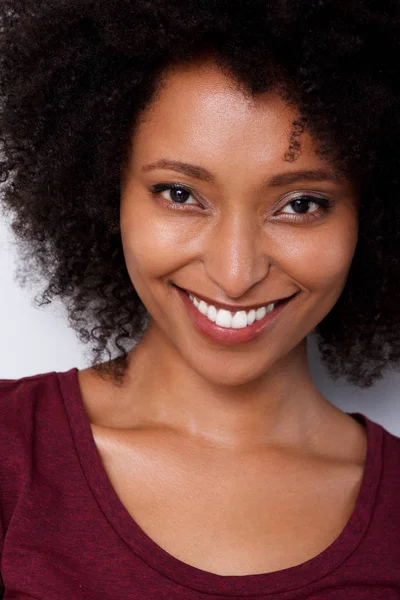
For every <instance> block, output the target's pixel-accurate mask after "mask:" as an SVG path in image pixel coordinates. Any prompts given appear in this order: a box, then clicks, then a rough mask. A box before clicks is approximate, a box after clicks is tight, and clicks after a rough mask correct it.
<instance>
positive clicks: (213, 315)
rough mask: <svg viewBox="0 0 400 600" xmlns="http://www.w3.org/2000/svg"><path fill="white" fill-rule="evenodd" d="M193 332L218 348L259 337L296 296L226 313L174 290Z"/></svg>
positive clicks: (217, 307)
mask: <svg viewBox="0 0 400 600" xmlns="http://www.w3.org/2000/svg"><path fill="white" fill-rule="evenodd" d="M174 287H175V289H176V291H177V293H178V296H179V297H180V299H181V301H182V302H183V305H184V307H185V308H186V312H187V314H188V316H189V318H190V320H191V322H192V324H193V325H194V327H195V329H196V330H197V331H198V332H200V333H202V334H203V335H204V336H206V337H207V338H209V339H211V340H213V341H215V342H219V343H222V344H229V345H232V344H241V343H245V342H250V341H251V340H254V339H256V338H258V337H260V336H261V335H262V334H263V333H264V332H265V331H266V330H268V329H269V327H270V326H272V325H273V323H274V322H275V321H276V319H277V318H278V316H279V315H280V313H281V311H282V310H283V309H284V307H285V306H286V305H287V304H288V303H289V302H290V300H291V299H292V298H294V296H297V293H295V294H292V296H290V297H287V298H282V299H280V300H275V301H274V302H270V303H268V304H265V305H263V306H258V307H254V308H250V309H249V310H244V309H241V310H227V308H220V307H219V305H218V304H216V305H214V304H211V303H208V302H206V301H205V300H204V299H201V298H197V297H196V296H195V295H194V294H192V293H191V292H189V291H187V290H184V289H182V288H179V287H178V286H174ZM226 306H227V305H225V307H226Z"/></svg>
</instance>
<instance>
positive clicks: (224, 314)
mask: <svg viewBox="0 0 400 600" xmlns="http://www.w3.org/2000/svg"><path fill="white" fill-rule="evenodd" d="M215 324H216V325H220V326H221V327H228V328H229V327H231V324H232V315H231V313H230V311H229V310H224V309H223V308H221V309H220V310H219V311H218V312H217V318H216V319H215Z"/></svg>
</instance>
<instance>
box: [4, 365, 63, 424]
mask: <svg viewBox="0 0 400 600" xmlns="http://www.w3.org/2000/svg"><path fill="white" fill-rule="evenodd" d="M57 385H58V384H57V374H56V373H55V372H51V373H50V372H49V373H41V374H37V375H31V376H28V377H21V378H20V379H0V423H1V428H2V430H3V433H5V432H6V428H7V427H11V428H14V427H17V428H21V427H22V428H24V427H27V426H28V425H29V424H31V422H32V416H33V415H34V414H35V411H36V410H37V409H38V407H39V406H40V405H43V404H45V403H46V401H47V400H48V399H49V398H50V397H54V394H55V393H56V392H57ZM58 393H59V392H58Z"/></svg>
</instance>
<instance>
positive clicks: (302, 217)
mask: <svg viewBox="0 0 400 600" xmlns="http://www.w3.org/2000/svg"><path fill="white" fill-rule="evenodd" d="M167 190H182V191H184V192H186V193H188V194H190V195H191V196H192V197H193V198H194V199H195V196H194V194H193V192H192V190H191V189H190V188H188V187H186V186H184V185H180V184H175V183H168V184H166V183H165V184H164V183H158V184H156V185H153V186H152V187H151V188H150V190H149V191H150V193H151V195H152V196H155V197H157V198H158V197H159V198H160V200H161V202H162V204H164V206H166V207H167V208H168V209H170V210H184V211H187V210H188V209H187V208H181V207H185V206H194V205H193V204H189V205H186V204H184V203H181V202H173V201H172V200H171V201H169V200H167V199H166V198H164V197H163V196H161V193H162V192H165V191H167ZM296 200H306V201H307V202H308V203H312V202H314V203H315V204H318V205H319V207H320V208H322V209H323V211H324V212H325V213H326V212H328V211H329V210H330V209H331V208H332V207H333V203H332V202H331V201H330V200H329V199H328V198H322V197H320V196H314V195H312V194H310V193H304V194H300V195H298V196H296V197H295V198H293V199H292V200H290V201H289V202H287V203H286V204H285V207H286V206H287V205H290V204H292V202H295V201H296ZM189 210H190V211H191V210H192V209H189ZM318 212H319V211H314V212H312V213H310V214H292V213H284V214H286V215H288V214H289V215H290V220H292V221H310V220H314V219H318V218H320V217H319V216H318Z"/></svg>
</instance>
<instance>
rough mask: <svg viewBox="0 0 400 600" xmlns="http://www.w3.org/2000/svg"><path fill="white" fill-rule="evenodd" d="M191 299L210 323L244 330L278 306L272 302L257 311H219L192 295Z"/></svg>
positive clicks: (220, 309) (221, 309) (222, 309)
mask: <svg viewBox="0 0 400 600" xmlns="http://www.w3.org/2000/svg"><path fill="white" fill-rule="evenodd" d="M189 299H190V300H191V302H193V304H194V306H195V307H196V308H197V310H198V311H199V312H201V314H203V315H204V316H205V317H207V319H209V321H211V322H212V323H215V324H216V325H219V326H220V327H226V328H232V329H243V328H244V327H248V326H250V325H252V324H253V323H254V321H260V320H261V319H262V318H263V317H265V315H266V314H268V313H270V312H272V311H273V310H274V308H275V306H276V305H277V302H271V303H270V304H267V305H266V306H261V307H260V308H258V309H257V310H255V309H251V310H249V311H245V310H238V311H236V312H232V311H230V310H226V309H224V308H219V309H218V308H216V307H215V306H214V305H213V304H207V302H205V301H204V300H199V299H198V298H196V296H193V295H192V294H189Z"/></svg>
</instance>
